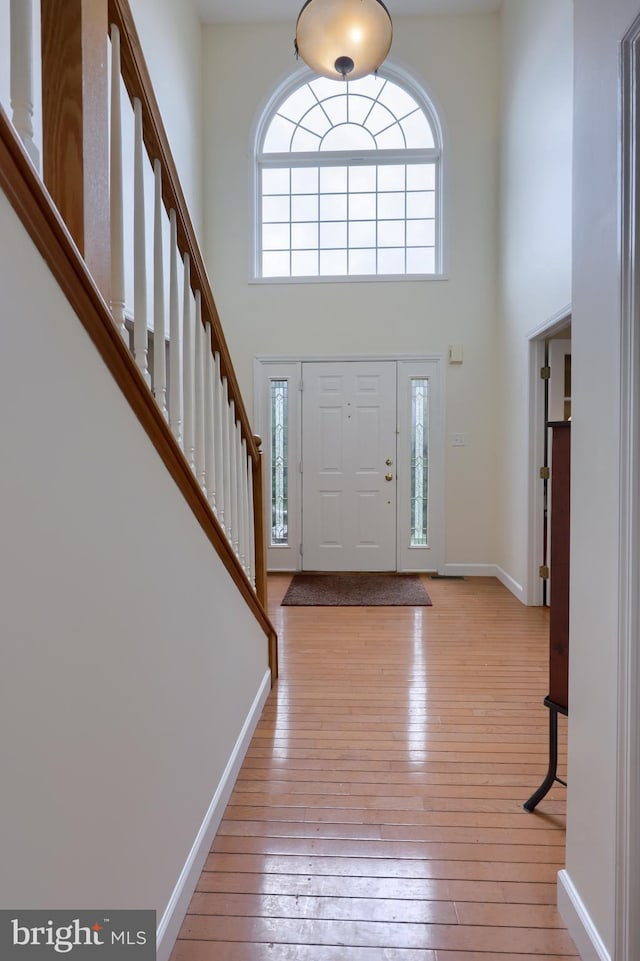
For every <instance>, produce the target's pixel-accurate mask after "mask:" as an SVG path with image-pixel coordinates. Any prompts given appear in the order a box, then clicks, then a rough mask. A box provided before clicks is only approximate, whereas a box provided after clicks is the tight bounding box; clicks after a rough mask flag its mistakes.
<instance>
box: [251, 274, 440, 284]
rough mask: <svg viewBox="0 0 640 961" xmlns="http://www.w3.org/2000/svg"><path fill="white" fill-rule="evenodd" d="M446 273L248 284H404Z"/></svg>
mask: <svg viewBox="0 0 640 961" xmlns="http://www.w3.org/2000/svg"><path fill="white" fill-rule="evenodd" d="M448 279H449V278H448V276H447V275H446V274H354V275H351V276H344V275H339V276H335V277H250V278H249V283H250V284H266V285H273V284H286V285H289V284H344V283H352V284H363V283H364V284H366V283H373V284H380V283H382V284H389V283H392V284H405V283H407V282H409V283H423V282H425V281H434V280H435V281H439V280H448Z"/></svg>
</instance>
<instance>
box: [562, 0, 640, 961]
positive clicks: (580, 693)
mask: <svg viewBox="0 0 640 961" xmlns="http://www.w3.org/2000/svg"><path fill="white" fill-rule="evenodd" d="M639 13H640V6H639V5H638V2H637V0H610V2H608V3H607V4H602V3H600V2H599V0H580V2H579V3H576V4H575V11H574V23H575V77H576V88H575V89H576V96H575V127H574V150H575V161H574V260H573V271H574V276H573V308H574V313H573V323H572V356H573V362H572V411H573V417H572V428H571V430H572V435H573V436H572V464H571V485H572V486H571V609H570V623H571V636H570V651H571V655H570V672H569V709H570V716H569V735H570V738H569V765H568V778H567V780H568V782H569V788H568V803H567V875H568V879H569V880H570V883H571V885H572V888H573V890H574V892H575V898H576V899H577V901H578V903H579V905H580V906H581V908H582V912H583V918H587V919H588V920H589V922H590V924H591V926H592V929H593V931H594V932H596V933H597V936H598V938H599V941H600V943H601V944H602V945H603V946H604V947H603V951H604V952H606V954H604V955H603V952H602V951H600V952H599V953H598V952H597V951H596V948H595V946H594V945H593V944H591V945H590V951H589V953H587V952H586V951H585V953H584V955H583V956H584V958H585V959H586V961H591V958H601V957H603V956H605V957H606V956H608V957H610V958H612V959H613V958H614V957H616V954H615V923H616V904H615V891H616V863H615V858H616V803H617V802H616V780H617V776H616V763H617V753H618V750H617V721H618V695H617V692H618V689H619V684H621V683H623V682H626V679H624V678H618V670H619V667H618V636H619V631H620V625H619V617H618V614H619V612H618V576H619V549H620V539H619V489H620V480H621V477H620V410H621V396H620V370H621V359H620V329H621V305H620V183H619V170H620V149H619V144H620V120H619V104H620V72H619V56H620V44H621V41H622V39H623V37H624V36H625V34H626V32H627V31H628V30H629V28H630V27H631V26H632V24H633V22H634V21H635V19H636V17H637V16H638V14H639ZM636 137H637V132H636ZM594 452H595V456H594ZM635 493H636V496H637V491H636V492H635ZM636 644H637V638H636ZM636 763H637V758H636ZM573 920H575V917H574V918H573ZM633 920H634V921H635V922H636V923H637V916H636V918H635V919H633ZM582 927H584V926H583V925H582ZM580 933H581V935H582V936H584V934H585V932H584V931H581V932H580ZM591 940H592V941H593V940H594V939H593V938H592V939H591ZM620 961H622V958H621V959H620ZM624 961H626V959H624ZM629 961H631V959H629Z"/></svg>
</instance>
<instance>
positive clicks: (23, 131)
mask: <svg viewBox="0 0 640 961" xmlns="http://www.w3.org/2000/svg"><path fill="white" fill-rule="evenodd" d="M32 2H33V0H11V13H10V27H9V31H10V34H11V80H10V84H11V87H10V93H9V96H10V99H11V110H12V114H11V121H12V123H13V126H14V127H15V128H16V130H17V131H18V134H19V135H20V139H21V140H22V142H23V144H24V147H25V150H26V151H27V153H28V154H29V157H30V158H31V160H32V162H33V164H34V166H35V167H36V168H37V169H38V170H40V155H39V154H38V148H37V147H36V145H35V143H34V142H33V11H32Z"/></svg>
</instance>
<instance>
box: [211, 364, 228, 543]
mask: <svg viewBox="0 0 640 961" xmlns="http://www.w3.org/2000/svg"><path fill="white" fill-rule="evenodd" d="M213 393H214V398H215V410H214V430H213V437H214V448H213V458H214V461H215V477H216V492H217V496H216V510H217V514H218V520H219V521H220V524H221V525H222V529H223V530H224V527H225V523H224V448H223V440H222V417H223V410H224V406H223V399H222V378H221V376H220V354H219V353H218V351H216V353H215V356H214V370H213Z"/></svg>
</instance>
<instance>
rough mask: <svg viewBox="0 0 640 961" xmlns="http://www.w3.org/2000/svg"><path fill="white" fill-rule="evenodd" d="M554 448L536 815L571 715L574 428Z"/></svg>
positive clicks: (557, 426)
mask: <svg viewBox="0 0 640 961" xmlns="http://www.w3.org/2000/svg"><path fill="white" fill-rule="evenodd" d="M548 426H549V427H550V428H551V429H552V445H551V565H550V566H551V577H550V584H551V606H550V612H549V614H550V616H549V694H548V695H547V697H545V699H544V704H545V707H547V708H548V709H549V768H548V771H547V775H546V777H545V779H544V781H543V782H542V784H541V785H540V787H539V788H538V790H537V791H536V792H535V793H534V794H532V795H531V797H530V798H529V800H528V801H526V802H525V805H524V808H525V810H526V811H533V809H534V808H535V807H536V805H537V804H539V803H540V801H541V800H542V798H543V797H545V795H546V794H547V793H548V791H549V790H550V788H551V787H552V785H553V784H554V782H555V781H559V783H560V784H565V785H566V782H565V781H563V780H562V779H561V778H559V777H558V776H557V769H558V714H563V715H565V716H566V715H567V714H568V713H569V529H570V502H571V485H570V473H571V424H570V422H569V421H554V422H553V423H550V424H549V425H548Z"/></svg>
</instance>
